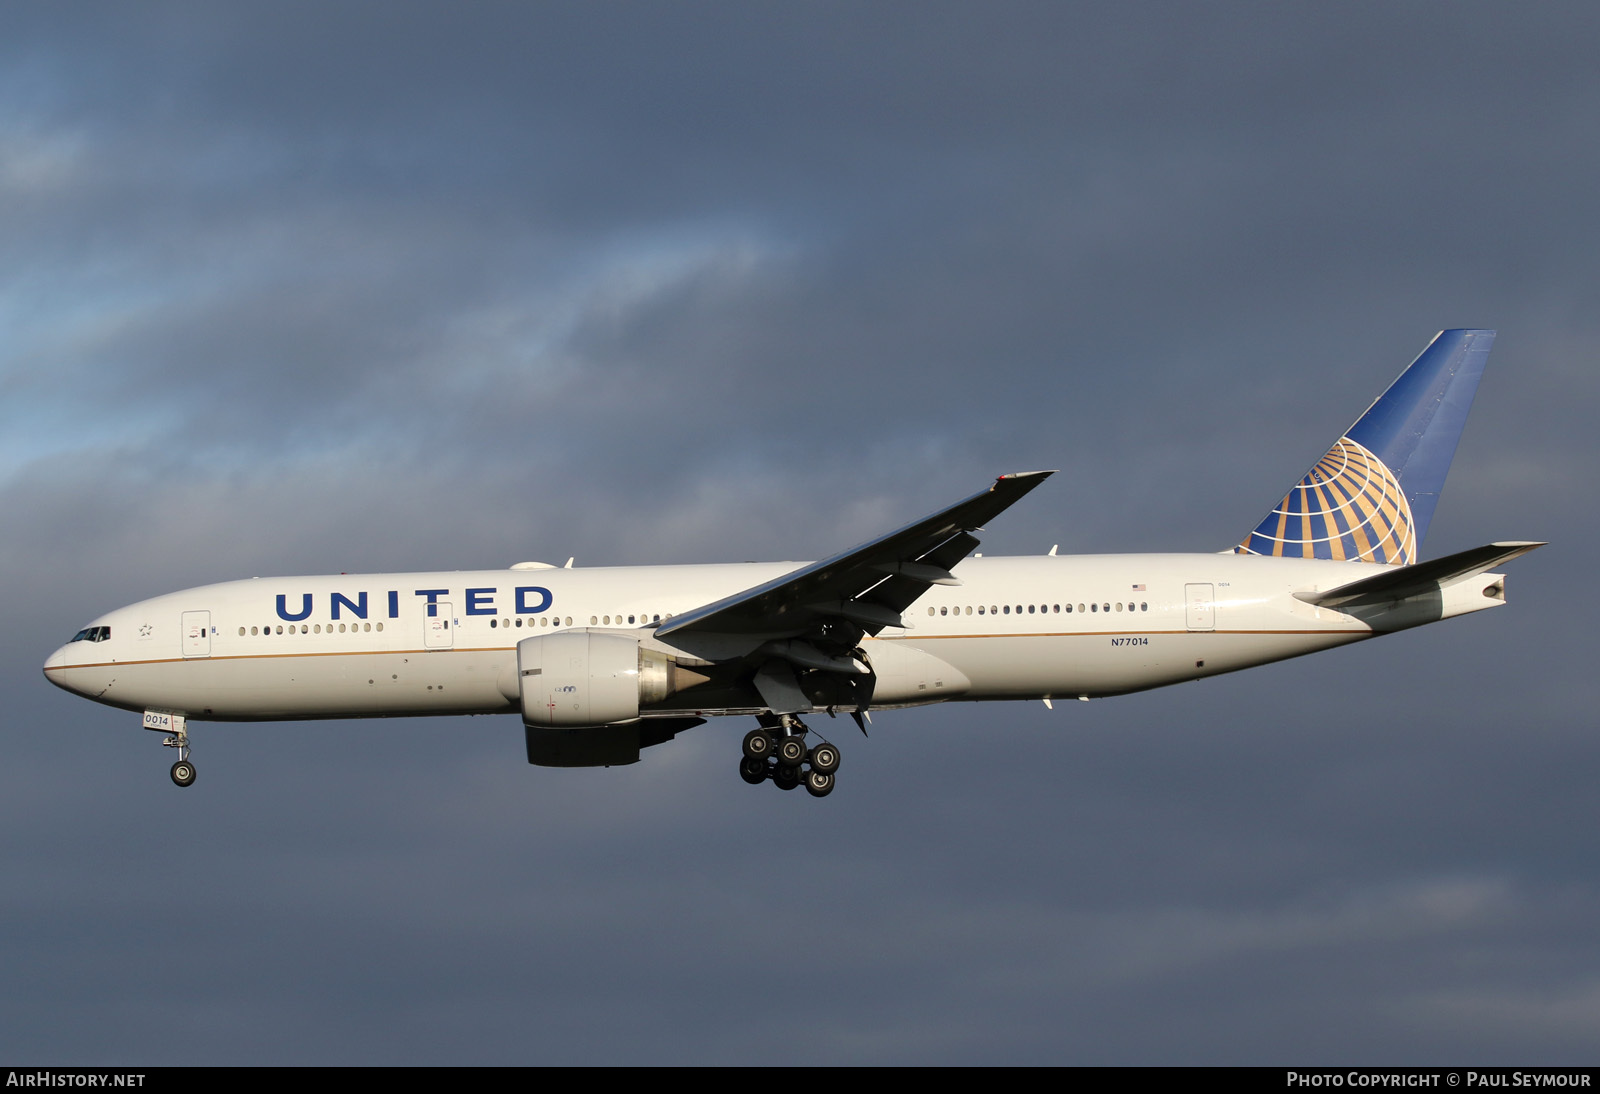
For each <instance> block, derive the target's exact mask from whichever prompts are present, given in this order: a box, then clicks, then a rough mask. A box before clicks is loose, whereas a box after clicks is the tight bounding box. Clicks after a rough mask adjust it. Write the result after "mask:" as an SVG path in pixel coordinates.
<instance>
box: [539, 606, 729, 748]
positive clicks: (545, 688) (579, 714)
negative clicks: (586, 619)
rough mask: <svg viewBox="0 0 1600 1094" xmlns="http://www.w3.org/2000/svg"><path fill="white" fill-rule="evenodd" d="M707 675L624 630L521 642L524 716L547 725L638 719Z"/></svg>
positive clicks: (570, 633)
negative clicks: (647, 708) (644, 711)
mask: <svg viewBox="0 0 1600 1094" xmlns="http://www.w3.org/2000/svg"><path fill="white" fill-rule="evenodd" d="M705 680H706V677H704V676H702V675H700V674H699V673H697V672H692V671H690V670H689V669H686V668H684V667H683V666H682V665H680V664H678V662H677V659H676V658H674V657H672V656H671V655H669V654H667V653H664V652H662V651H660V650H653V649H648V648H646V647H645V646H644V644H643V643H641V642H640V641H639V640H638V639H637V638H633V637H631V636H629V635H624V634H607V633H604V632H598V633H597V632H593V631H587V630H574V631H564V632H562V633H560V634H549V635H540V636H538V637H537V638H524V639H523V640H522V641H521V642H518V643H517V681H518V689H517V690H518V692H519V694H520V698H521V702H522V721H523V723H524V724H525V725H529V726H535V727H538V728H542V729H576V728H586V727H592V726H610V725H619V724H623V723H627V722H635V721H638V719H639V707H640V706H641V705H645V706H649V705H651V704H654V703H659V702H661V701H662V700H664V699H666V698H667V696H669V695H671V694H672V693H673V692H676V691H682V690H683V689H684V688H688V687H693V686H694V685H695V684H700V683H704V682H705Z"/></svg>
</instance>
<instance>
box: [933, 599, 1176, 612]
mask: <svg viewBox="0 0 1600 1094" xmlns="http://www.w3.org/2000/svg"><path fill="white" fill-rule="evenodd" d="M1124 609H1126V610H1127V611H1130V612H1147V611H1149V610H1150V604H1149V602H1148V601H1141V602H1140V603H1138V604H1135V603H1134V602H1133V601H1131V600H1130V601H1128V602H1127V603H1126V604H1124V603H1123V602H1122V601H1120V600H1119V601H1117V602H1116V603H1115V604H1112V603H1105V604H1089V605H1087V606H1086V605H1083V604H1079V605H1078V608H1077V610H1078V611H1080V612H1109V611H1113V610H1114V611H1119V612H1120V611H1123V610H1124ZM1024 611H1026V612H1027V613H1028V614H1029V615H1052V614H1054V615H1060V614H1062V613H1066V614H1067V615H1071V614H1072V611H1073V608H1072V605H1071V604H1018V605H1017V606H1016V607H1015V608H1013V607H1012V606H1011V605H1010V604H1001V605H999V606H998V607H996V606H995V605H993V604H990V605H989V606H988V609H987V612H985V609H984V606H983V605H982V604H979V605H978V612H977V614H979V615H984V614H988V615H1011V614H1013V613H1015V614H1016V615H1021V614H1022V613H1023V612H1024ZM928 614H929V615H971V614H973V612H972V605H971V604H967V605H965V606H964V607H963V606H961V605H957V606H956V607H954V608H952V607H950V606H949V605H946V606H944V607H941V608H935V607H934V606H933V605H931V604H930V605H928Z"/></svg>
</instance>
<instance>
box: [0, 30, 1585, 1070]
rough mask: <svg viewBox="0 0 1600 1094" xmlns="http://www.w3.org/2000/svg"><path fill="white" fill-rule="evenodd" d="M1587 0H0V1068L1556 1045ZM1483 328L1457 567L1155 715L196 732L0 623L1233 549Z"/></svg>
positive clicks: (1571, 706) (1564, 865) (1573, 727)
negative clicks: (677, 728) (911, 550)
mask: <svg viewBox="0 0 1600 1094" xmlns="http://www.w3.org/2000/svg"><path fill="white" fill-rule="evenodd" d="M1597 54H1600V16H1597V15H1596V14H1595V9H1594V7H1593V5H1591V4H1583V3H1576V4H1560V3H1540V4H1526V5H1509V4H1507V5H1482V4H1470V3H1443V4H1432V3H1411V4H1405V5H1394V4H1388V3H1377V4H1359V3H1341V4H1337V5H1332V4H1329V5H1320V6H1308V5H1278V4H1244V5H1238V4H1221V3H1211V4H1204V5H1201V4H1191V3H1174V4H1151V3H1127V4H1117V5H1110V4H1107V5H1096V6H1086V5H1085V6H1079V5H1065V4H1045V3H1040V4H1004V3H1001V4H995V3H985V4H969V5H950V4H928V3H905V4H890V3H863V2H853V3H841V4H828V3H807V4H796V5H770V4H760V5H731V6H721V5H715V4H704V3H697V4H692V5H691V4H680V5H665V4H622V3H617V4H605V3H598V4H582V5H579V4H564V5H532V4H517V5H503V6H502V5H494V4H474V5H407V4H396V3H381V4H378V3H374V4H333V5H330V4H327V3H315V4H304V5H296V4H289V3H274V4H270V5H248V4H229V5H216V4H195V5H182V4H146V5H137V6H133V5H91V4H80V5H22V4H14V5H8V6H5V7H3V8H0V582H3V588H4V593H5V598H6V604H7V610H6V612H5V619H6V622H7V625H6V626H5V628H4V629H3V634H0V651H3V656H0V688H3V693H4V696H5V703H4V707H3V714H0V718H3V724H4V726H5V728H6V734H5V741H6V745H7V757H6V762H5V763H4V764H3V765H0V922H3V923H4V926H5V928H6V929H5V932H4V933H5V939H6V940H5V942H4V943H3V944H0V1057H3V1058H4V1059H5V1060H7V1061H10V1062H13V1063H17V1062H29V1063H43V1062H52V1063H126V1064H135V1063H149V1064H155V1063H169V1064H176V1063H191V1062H193V1063H363V1062H395V1063H557V1062H581V1063H599V1062H640V1063H644V1062H658V1063H670V1062H724V1063H746V1064H755V1063H796V1064H799V1063H1005V1062H1048V1063H1075V1062H1083V1063H1105V1062H1112V1063H1136V1062H1143V1063H1294V1062H1298V1063H1329V1062H1340V1061H1348V1062H1352V1063H1430V1062H1432V1063H1437V1062H1460V1063H1472V1062H1476V1063H1539V1062H1547V1063H1552V1062H1583V1063H1591V1064H1592V1063H1594V1062H1595V1056H1594V1051H1595V1048H1594V1046H1595V1045H1596V1044H1597V1043H1600V878H1597V869H1600V868H1597V863H1600V823H1597V822H1600V815H1597V814H1600V804H1597V803H1600V798H1597V795H1596V789H1595V784H1596V777H1597V775H1600V735H1597V733H1596V732H1595V730H1596V725H1595V710H1596V709H1597V707H1600V696H1597V694H1596V674H1595V669H1594V664H1595V654H1596V652H1597V648H1596V646H1597V644H1596V642H1595V640H1594V638H1593V636H1592V632H1591V631H1590V630H1589V629H1588V627H1587V625H1585V624H1583V623H1582V622H1581V618H1580V616H1582V615H1583V614H1584V613H1585V612H1586V607H1585V602H1586V598H1580V599H1579V600H1578V601H1573V599H1572V594H1573V590H1574V589H1575V588H1576V586H1575V585H1574V584H1573V582H1574V581H1575V580H1577V577H1578V576H1580V574H1581V571H1580V570H1579V569H1577V563H1578V562H1579V561H1581V560H1582V559H1583V558H1585V557H1588V555H1589V554H1590V551H1589V548H1586V547H1585V546H1584V545H1585V544H1592V543H1593V542H1594V540H1595V537H1596V534H1597V532H1600V528H1597V523H1600V522H1597V520H1596V516H1595V506H1594V501H1593V499H1594V498H1595V497H1596V495H1597V493H1600V474H1597V471H1596V457H1597V454H1600V452H1597V449H1600V443H1597V441H1596V432H1595V427H1594V423H1595V421H1596V420H1597V418H1600V370H1597V368H1596V360H1595V350H1594V347H1595V345H1596V339H1597V335H1600V312H1597V307H1596V305H1597V300H1600V258H1597V256H1600V214H1597V213H1596V204H1595V195H1596V193H1597V192H1600V67H1597V66H1596V65H1595V63H1594V58H1595V56H1596V55H1597ZM1451 326H1475V327H1495V328H1498V329H1499V331H1500V336H1499V339H1498V341H1497V342H1496V344H1495V349H1494V353H1493V355H1492V356H1491V359H1490V362H1489V367H1488V371H1487V372H1486V373H1485V377H1484V380H1483V384H1482V387H1481V389H1480V392H1479V397H1478V402H1477V405H1476V407H1475V409H1474V412H1473V416H1472V418H1471V420H1470V421H1469V424H1468V427H1467V431H1466V434H1465V436H1464V439H1463V441H1462V444H1461V447H1460V451H1459V454H1458V456H1457V459H1456V463H1455V467H1454V472H1453V474H1452V476H1451V480H1450V483H1449V485H1448V487H1447V488H1446V490H1445V493H1444V497H1443V500H1442V502H1441V504H1440V506H1439V509H1438V513H1437V516H1436V518H1435V520H1434V522H1433V524H1432V527H1431V530H1430V533H1429V540H1428V543H1427V544H1426V545H1425V548H1424V554H1425V555H1438V554H1443V553H1447V552H1449V551H1453V550H1461V549H1464V548H1467V547H1471V546H1475V545H1478V544H1480V543H1485V542H1488V541H1491V540H1496V539H1548V540H1551V541H1552V545H1551V546H1550V547H1548V548H1546V549H1544V550H1543V551H1540V552H1538V553H1536V554H1534V555H1532V556H1529V557H1528V558H1526V559H1523V560H1520V561H1517V562H1515V563H1514V564H1512V565H1511V566H1510V567H1509V568H1508V569H1509V572H1510V578H1509V580H1508V582H1507V585H1508V594H1509V600H1510V605H1509V607H1507V608H1505V609H1503V610H1497V611H1493V612H1488V613H1483V614H1482V615H1478V616H1473V617H1471V618H1467V619H1463V620H1458V621H1454V622H1450V623H1447V624H1444V625H1441V626H1438V627H1430V628H1425V629H1422V630H1418V631H1414V632H1409V633H1406V634H1401V635H1396V636H1393V637H1390V638H1386V639H1384V640H1382V641H1380V642H1374V643H1369V644H1365V645H1362V646H1358V647H1354V648H1350V649H1345V650H1340V651H1335V652H1332V653H1327V654H1323V655H1321V656H1319V657H1315V658H1311V659H1306V660H1301V661H1296V662H1289V663H1286V664H1282V665H1277V666H1271V667H1267V668H1263V669H1257V670H1254V671H1252V672H1248V673H1243V674H1239V675H1234V676H1229V677H1221V678H1217V679H1212V680H1207V681H1204V682H1202V683H1199V684H1190V685H1184V686H1181V687H1178V688H1174V689H1169V690H1167V691H1161V692H1154V693H1150V694H1146V695H1140V696H1131V697H1124V698H1120V699H1110V700H1104V701H1096V702H1092V703H1088V704H1081V703H1072V704H1057V707H1056V709H1055V710H1054V711H1048V710H1045V709H1044V707H1043V706H1042V705H1041V704H1037V703H1035V704H994V705H954V706H949V707H944V708H931V709H924V710H920V711H903V712H886V713H883V714H880V715H879V716H878V718H877V720H876V722H875V724H874V729H873V734H872V737H871V739H870V740H863V739H861V737H860V735H859V734H857V733H856V731H855V729H854V727H853V726H850V725H849V723H848V722H844V721H842V720H841V722H835V723H826V719H822V720H821V721H822V722H823V723H826V724H824V725H820V726H817V728H821V729H823V730H824V731H825V732H829V733H830V735H831V736H833V737H834V739H836V740H838V741H839V742H840V743H841V745H842V746H843V747H842V750H843V754H844V756H843V764H842V765H841V770H840V775H839V783H838V790H837V791H836V792H835V793H834V794H833V795H832V796H831V797H829V798H828V799H826V800H824V801H817V800H813V799H811V798H810V797H808V796H806V795H805V794H803V793H792V794H783V793H780V792H778V791H776V790H774V789H773V788H772V787H770V786H762V787H749V786H746V785H745V784H744V783H742V782H741V781H740V780H739V778H738V776H737V772H736V767H737V762H738V741H739V737H740V736H741V735H742V733H743V732H744V730H745V729H746V728H747V727H746V725H745V723H744V722H743V721H741V720H737V719H729V720H727V721H726V722H725V723H719V724H712V725H708V726H706V727H703V728H701V729H699V730H696V731H694V732H692V733H688V734H685V735H683V736H682V737H680V738H679V739H678V740H677V741H674V742H672V743H670V744H667V745H664V746H662V747H660V748H657V749H652V750H650V751H648V752H647V753H646V754H645V756H644V758H643V760H642V761H641V762H640V763H639V764H637V765H634V766H632V767H628V768H619V769H614V770H577V771H561V770H548V769H542V768H533V767H530V766H528V764H527V763H526V762H525V757H524V753H523V742H522V733H521V729H520V726H519V724H518V722H517V720H516V719H515V718H512V717H498V718H477V719H426V720H397V721H374V722H332V723H322V724H308V723H298V724H297V723H284V724H261V725H233V726H228V725H221V726H207V725H205V724H201V725H199V726H197V727H196V728H195V732H194V733H193V735H192V736H193V740H194V744H195V760H196V763H197V766H198V769H199V773H200V774H199V779H198V781H197V782H196V784H195V785H194V787H192V788H190V789H189V790H187V791H180V790H178V789H176V788H175V787H173V786H172V784H171V783H170V781H169V780H168V777H167V768H168V766H169V765H170V763H171V760H172V756H171V753H170V752H169V751H167V750H163V749H162V748H161V747H160V738H159V737H158V736H157V735H155V734H152V733H146V732H143V731H141V729H140V728H139V722H138V718H137V716H136V715H132V714H128V713H126V712H121V711H115V710H112V709H109V708H104V707H98V706H95V705H93V704H90V703H87V702H85V701H83V700H81V699H78V698H76V697H74V696H71V695H69V694H67V693H65V692H62V691H58V690H56V689H54V688H52V687H51V686H50V685H49V684H48V683H47V682H46V681H45V680H44V678H43V676H42V675H41V674H40V671H39V667H40V665H41V664H42V662H43V660H44V658H45V657H46V656H47V655H48V654H49V652H50V651H51V650H52V649H53V648H55V647H56V646H57V645H59V644H60V643H61V642H62V641H64V640H65V639H67V638H69V637H70V636H71V635H72V633H73V632H74V631H75V630H77V629H78V628H79V627H82V626H84V625H85V624H86V623H87V622H88V621H89V620H90V619H92V618H93V617H94V616H96V615H98V614H100V613H101V612H104V611H107V610H110V609H111V608H114V607H117V606H120V605H122V604H126V603H129V602H132V601H135V600H139V599H142V598H144V597H147V596H152V595H155V594H158V593H162V592H167V591H171V590H174V589H178V588H183V587H187V586H191V585H200V584H205V583H207V582H211V581H219V580H226V579H230V578H236V577H247V576H251V575H258V574H259V575H276V574H293V573H334V572H340V571H350V572H358V571H368V570H408V569H415V570H423V569H435V568H438V569H469V568H475V567H501V566H505V565H508V564H510V563H513V562H517V561H520V560H523V559H544V560H549V561H553V562H556V563H560V562H562V561H564V560H565V559H566V558H567V557H568V556H573V555H575V556H577V560H578V564H579V565H612V564H631V563H652V562H677V561H738V560H742V559H808V558H815V557H819V556H821V555H824V554H828V553H831V552H834V551H837V550H839V549H842V548H844V547H847V546H849V545H850V544H852V543H855V542H858V541H860V540H861V539H864V538H866V537H868V536H871V535H873V534H876V533H878V532H881V531H884V530H887V529H888V528H891V527H894V526H896V525H897V524H900V523H903V522H905V521H908V520H911V519H914V518H915V517H917V516H920V515H922V514H923V513H925V512H927V511H929V510H932V509H934V508H937V507H939V506H941V505H944V504H946V503H948V502H950V501H953V500H955V499H958V498H960V497H963V496H965V495H967V494H969V493H971V492H972V491H974V490H976V489H979V488H981V487H982V485H983V484H984V483H985V482H986V481H987V480H988V479H989V478H990V477H992V476H993V475H995V474H998V473H1001V472H1006V471H1015V470H1024V469H1032V468H1042V467H1048V468H1060V469H1061V473H1060V474H1059V475H1057V476H1055V477H1054V478H1053V479H1051V480H1050V482H1049V483H1047V484H1046V485H1045V486H1044V487H1043V488H1041V489H1039V490H1038V491H1036V492H1035V493H1033V494H1032V495H1030V496H1029V497H1028V498H1027V499H1025V500H1024V501H1023V502H1022V503H1020V504H1019V505H1018V506H1017V507H1016V508H1014V509H1013V510H1011V511H1010V512H1008V513H1006V514H1005V515H1004V516H1003V517H1001V518H999V519H998V520H996V521H994V522H993V524H992V525H991V527H990V529H989V531H988V533H987V534H986V535H985V539H984V546H983V548H982V550H983V551H984V552H985V553H989V554H1003V553H1019V554H1028V553H1042V552H1044V551H1046V550H1048V549H1049V548H1050V547H1051V545H1052V544H1060V549H1061V551H1062V552H1063V553H1074V552H1082V553H1091V552H1116V551H1141V550H1143V551H1148V550H1196V551H1215V550H1220V549H1223V548H1226V547H1229V546H1231V545H1232V544H1234V543H1237V542H1238V541H1239V540H1240V538H1241V537H1242V536H1243V535H1244V533H1245V532H1247V531H1248V530H1249V529H1250V528H1252V527H1254V525H1255V524H1256V522H1257V521H1258V520H1259V519H1260V517H1261V516H1262V514H1263V513H1264V512H1266V511H1267V509H1269V508H1270V507H1271V506H1272V505H1273V504H1274V503H1276V501H1277V500H1278V499H1279V498H1280V497H1281V496H1282V494H1283V492H1284V490H1285V489H1286V488H1287V487H1288V486H1289V485H1290V484H1291V483H1292V482H1294V481H1295V480H1297V479H1298V477H1299V476H1300V475H1301V474H1302V473H1303V472H1304V471H1305V469H1306V468H1307V467H1308V466H1310V465H1311V463H1312V462H1314V461H1315V460H1316V459H1317V458H1318V457H1320V456H1321V454H1322V453H1323V452H1324V451H1325V450H1326V448H1327V446H1328V445H1329V444H1330V443H1331V442H1332V441H1333V439H1334V438H1335V437H1337V436H1338V435H1339V433H1340V431H1341V430H1343V429H1344V428H1345V427H1346V426H1348V425H1349V424H1350V423H1351V422H1352V421H1353V420H1354V419H1355V418H1356V417H1357V416H1358V415H1359V414H1360V412H1361V411H1362V410H1363V409H1364V408H1365V407H1366V406H1367V404H1368V403H1369V402H1370V401H1371V400H1372V398H1373V397H1375V396H1376V395H1377V394H1378V393H1379V392H1380V391H1381V390H1382V389H1383V388H1384V386H1385V385H1387V384H1388V383H1389V381H1390V380H1392V379H1393V378H1394V376H1395V375H1396V374H1397V373H1398V372H1399V371H1400V369H1401V368H1403V367H1404V366H1405V365H1406V364H1407V363H1408V362H1409V361H1410V360H1411V359H1412V357H1414V356H1415V355H1416V354H1417V352H1418V351H1420V350H1421V349H1422V347H1423V346H1424V345H1425V344H1426V343H1427V341H1428V340H1429V339H1430V338H1431V337H1432V336H1433V334H1434V333H1435V332H1436V331H1438V330H1439V329H1441V328H1443V327H1451Z"/></svg>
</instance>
